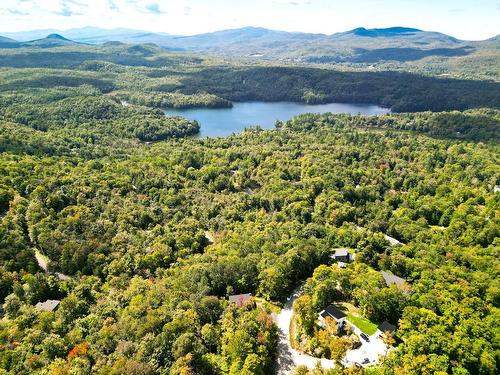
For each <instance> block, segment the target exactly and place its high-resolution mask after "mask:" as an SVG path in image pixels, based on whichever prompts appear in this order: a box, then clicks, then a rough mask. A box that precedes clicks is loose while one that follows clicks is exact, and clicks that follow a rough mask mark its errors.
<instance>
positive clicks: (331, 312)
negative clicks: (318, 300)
mask: <svg viewBox="0 0 500 375" xmlns="http://www.w3.org/2000/svg"><path fill="white" fill-rule="evenodd" d="M320 315H321V316H322V317H323V318H326V317H327V316H329V317H331V318H333V319H335V320H339V319H342V318H345V317H346V316H347V315H346V314H345V313H344V312H343V311H342V310H339V309H337V308H336V307H334V306H332V305H330V306H328V307H327V308H326V309H324V310H323V311H322V312H321V313H320Z"/></svg>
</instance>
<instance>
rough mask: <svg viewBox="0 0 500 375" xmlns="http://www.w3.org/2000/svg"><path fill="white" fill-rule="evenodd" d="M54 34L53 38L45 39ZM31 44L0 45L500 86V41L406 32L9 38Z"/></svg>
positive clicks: (93, 31)
mask: <svg viewBox="0 0 500 375" xmlns="http://www.w3.org/2000/svg"><path fill="white" fill-rule="evenodd" d="M47 32H51V34H50V35H49V36H48V37H45V38H42V37H41V34H42V33H45V34H44V35H47V34H46V33H47ZM3 36H6V37H8V38H14V39H17V40H23V39H25V38H27V37H40V38H36V39H35V40H31V41H24V42H15V41H13V40H12V39H8V38H4V39H1V40H0V43H1V44H0V48H16V47H39V48H47V47H58V46H66V45H73V44H75V43H86V44H103V43H110V42H114V43H116V42H121V43H127V44H156V45H157V46H159V47H161V48H163V49H164V50H167V51H171V52H188V53H197V54H204V55H213V56H219V57H224V58H232V59H249V60H252V61H272V62H280V63H287V64H289V63H293V64H296V63H299V64H322V65H325V64H326V65H335V66H344V67H348V68H349V69H362V70H366V69H369V70H379V71H380V70H398V71H405V72H406V71H412V72H419V73H425V74H433V75H452V76H457V77H460V78H481V79H493V80H499V77H500V54H499V48H500V39H499V37H498V36H497V37H494V38H491V39H488V40H485V41H464V40H459V39H456V38H454V37H452V36H449V35H446V34H442V33H439V32H431V31H424V30H420V29H415V28H407V27H390V28H381V29H366V28H363V27H360V28H356V29H353V30H350V31H346V32H340V33H336V34H332V35H325V34H311V33H300V32H285V31H276V30H269V29H265V28H260V27H244V28H240V29H233V30H222V31H216V32H211V33H204V34H199V35H192V36H178V35H169V34H163V33H151V32H146V31H141V30H132V29H111V30H107V29H101V28H95V27H86V28H79V29H71V30H66V31H57V30H40V31H32V32H23V33H4V34H3Z"/></svg>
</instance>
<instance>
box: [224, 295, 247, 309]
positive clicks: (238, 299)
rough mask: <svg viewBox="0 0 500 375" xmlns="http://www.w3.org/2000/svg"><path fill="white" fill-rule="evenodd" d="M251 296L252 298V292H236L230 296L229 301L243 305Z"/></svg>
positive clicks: (239, 305)
mask: <svg viewBox="0 0 500 375" xmlns="http://www.w3.org/2000/svg"><path fill="white" fill-rule="evenodd" d="M251 298H252V294H251V293H246V294H235V295H232V296H229V302H230V303H234V304H235V305H236V306H238V307H242V306H243V305H245V304H246V303H247V302H248V301H250V299H251Z"/></svg>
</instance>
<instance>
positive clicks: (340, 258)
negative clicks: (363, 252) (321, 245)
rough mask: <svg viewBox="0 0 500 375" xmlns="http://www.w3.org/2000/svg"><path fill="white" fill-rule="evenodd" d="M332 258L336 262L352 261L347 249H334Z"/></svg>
mask: <svg viewBox="0 0 500 375" xmlns="http://www.w3.org/2000/svg"><path fill="white" fill-rule="evenodd" d="M332 258H333V259H335V260H336V261H337V262H344V263H350V262H351V261H352V254H351V253H350V252H349V250H348V249H336V250H335V254H334V255H333V257H332Z"/></svg>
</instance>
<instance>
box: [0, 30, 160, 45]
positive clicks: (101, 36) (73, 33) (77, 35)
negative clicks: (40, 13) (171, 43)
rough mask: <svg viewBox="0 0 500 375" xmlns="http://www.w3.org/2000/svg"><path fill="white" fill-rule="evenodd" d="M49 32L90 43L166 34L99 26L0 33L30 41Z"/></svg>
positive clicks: (137, 40) (149, 38) (130, 40)
mask: <svg viewBox="0 0 500 375" xmlns="http://www.w3.org/2000/svg"><path fill="white" fill-rule="evenodd" d="M49 34H60V35H64V36H65V37H66V38H68V39H71V40H74V41H77V42H82V43H90V44H101V43H106V42H116V41H119V42H123V43H141V42H143V41H144V42H146V43H151V42H153V40H154V39H155V38H156V37H164V36H166V35H168V34H163V33H158V34H155V33H151V32H148V31H142V30H134V29H124V28H117V29H103V28H100V27H82V28H76V29H69V30H55V29H45V30H33V31H21V32H13V33H9V32H5V33H2V35H4V36H6V37H9V38H12V39H15V40H19V41H24V42H28V41H32V40H35V39H42V38H44V37H45V36H46V35H49ZM145 39H146V40H145Z"/></svg>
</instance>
